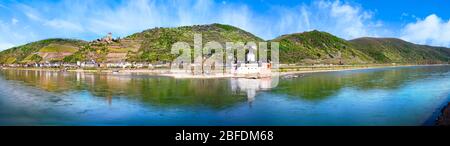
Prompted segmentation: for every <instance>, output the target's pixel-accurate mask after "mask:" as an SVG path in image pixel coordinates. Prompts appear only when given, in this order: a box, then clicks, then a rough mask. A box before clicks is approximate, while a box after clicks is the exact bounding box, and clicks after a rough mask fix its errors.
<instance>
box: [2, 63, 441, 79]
mask: <svg viewBox="0 0 450 146" xmlns="http://www.w3.org/2000/svg"><path fill="white" fill-rule="evenodd" d="M446 65H450V64H425V65H419V64H405V65H386V64H373V65H354V66H338V65H336V66H300V67H298V66H297V67H295V66H294V67H291V68H280V69H278V71H274V72H272V76H289V75H296V74H309V73H324V72H338V71H351V70H364V69H377V68H395V67H413V66H446ZM0 69H4V70H25V71H54V72H60V71H62V70H61V69H59V68H11V67H2V68H0ZM66 72H85V73H107V74H109V73H111V74H131V73H143V74H149V75H155V76H162V77H173V78H192V79H211V78H245V76H234V75H232V74H223V73H219V74H215V75H192V74H174V73H171V72H170V69H118V71H115V69H113V68H107V69H96V70H93V69H68V70H66Z"/></svg>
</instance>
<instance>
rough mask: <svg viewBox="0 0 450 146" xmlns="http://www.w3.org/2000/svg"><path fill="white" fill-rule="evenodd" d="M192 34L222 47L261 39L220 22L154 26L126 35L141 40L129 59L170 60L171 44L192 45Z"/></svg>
mask: <svg viewBox="0 0 450 146" xmlns="http://www.w3.org/2000/svg"><path fill="white" fill-rule="evenodd" d="M194 34H202V39H203V40H202V42H203V44H205V43H207V42H209V41H220V42H219V43H221V44H222V46H223V48H225V42H229V41H231V42H235V41H241V42H249V41H255V42H260V41H263V40H262V39H261V38H258V37H256V36H254V35H253V34H251V33H249V32H246V31H244V30H242V29H239V28H236V27H233V26H230V25H222V24H211V25H196V26H183V27H177V28H154V29H149V30H145V31H143V32H141V33H136V34H133V35H131V36H128V37H127V38H126V39H131V40H141V41H142V44H141V47H140V48H139V50H138V51H137V52H136V53H130V54H129V57H128V58H129V60H130V61H149V62H156V61H171V60H172V59H173V58H174V57H175V55H172V54H170V50H171V45H172V44H174V43H176V42H179V41H183V42H187V43H189V44H190V46H191V48H193V46H194Z"/></svg>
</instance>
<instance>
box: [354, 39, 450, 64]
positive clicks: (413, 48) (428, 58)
mask: <svg viewBox="0 0 450 146" xmlns="http://www.w3.org/2000/svg"><path fill="white" fill-rule="evenodd" d="M350 42H351V44H352V45H354V46H355V48H357V49H358V50H361V51H362V52H365V53H367V54H368V55H369V56H371V57H372V58H374V59H375V60H376V61H377V62H378V63H391V62H397V63H418V64H422V63H443V62H448V61H449V59H450V53H449V52H450V49H448V48H442V47H431V46H425V45H416V44H413V43H410V42H406V41H403V40H400V39H395V38H368V37H365V38H358V39H354V40H351V41H350Z"/></svg>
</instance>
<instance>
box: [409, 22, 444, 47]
mask: <svg viewBox="0 0 450 146" xmlns="http://www.w3.org/2000/svg"><path fill="white" fill-rule="evenodd" d="M401 38H402V39H404V40H407V41H411V42H414V43H418V44H428V45H436V46H445V47H450V20H447V21H445V20H442V19H441V18H440V17H439V16H437V15H435V14H431V15H429V16H427V17H426V18H425V19H423V20H420V19H419V20H417V21H416V22H413V23H409V24H407V25H406V26H405V27H404V28H403V29H402V32H401Z"/></svg>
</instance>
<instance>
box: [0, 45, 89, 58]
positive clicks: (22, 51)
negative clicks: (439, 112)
mask: <svg viewBox="0 0 450 146" xmlns="http://www.w3.org/2000/svg"><path fill="white" fill-rule="evenodd" d="M86 44H87V43H86V42H85V41H81V40H73V39H46V40H41V41H37V42H33V43H29V44H26V45H22V46H18V47H13V48H11V49H7V50H4V51H2V52H0V64H14V63H29V62H39V61H41V60H42V59H43V56H40V55H39V53H44V54H49V53H64V52H66V51H68V52H72V53H73V52H76V51H77V50H78V49H79V48H80V47H82V46H83V45H86Z"/></svg>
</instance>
